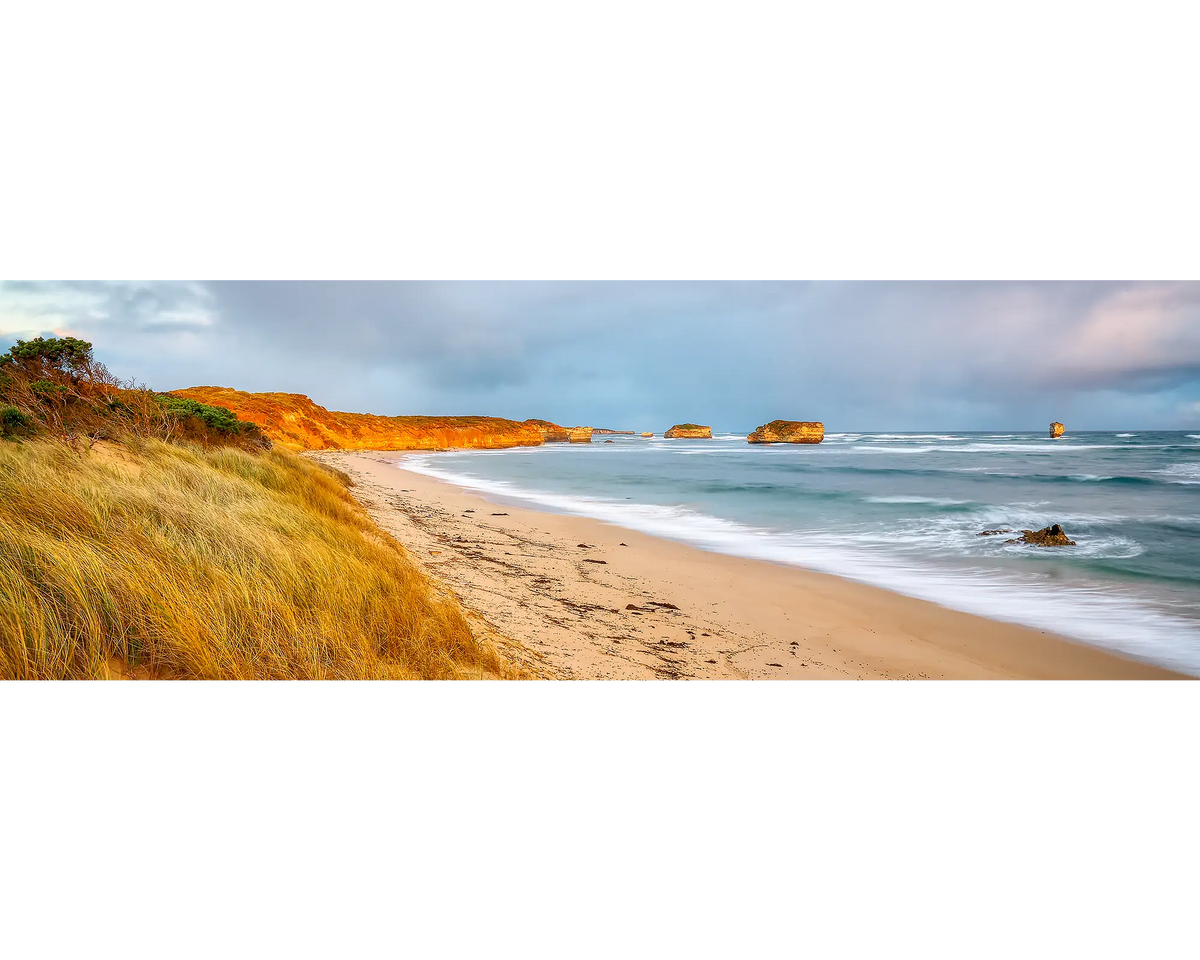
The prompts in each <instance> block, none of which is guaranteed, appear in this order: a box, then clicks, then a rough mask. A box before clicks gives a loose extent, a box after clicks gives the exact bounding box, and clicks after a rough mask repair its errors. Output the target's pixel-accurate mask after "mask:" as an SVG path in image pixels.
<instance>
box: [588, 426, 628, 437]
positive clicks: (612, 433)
mask: <svg viewBox="0 0 1200 960" xmlns="http://www.w3.org/2000/svg"><path fill="white" fill-rule="evenodd" d="M592 433H593V434H594V435H595V436H597V437H632V436H633V431H632V430H604V429H602V428H600V427H595V428H594V429H593V430H592Z"/></svg>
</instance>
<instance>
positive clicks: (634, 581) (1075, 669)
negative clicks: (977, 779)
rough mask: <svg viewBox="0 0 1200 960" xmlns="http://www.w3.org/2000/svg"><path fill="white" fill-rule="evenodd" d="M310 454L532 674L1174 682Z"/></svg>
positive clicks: (1084, 652) (1009, 633)
mask: <svg viewBox="0 0 1200 960" xmlns="http://www.w3.org/2000/svg"><path fill="white" fill-rule="evenodd" d="M308 456H311V457H313V458H315V459H319V460H321V461H323V462H325V463H329V464H330V465H332V466H336V467H339V468H340V469H342V470H345V471H346V472H347V473H349V474H350V475H351V476H352V477H353V478H354V480H355V482H356V483H357V486H356V487H355V488H354V489H353V490H352V491H351V492H352V493H353V494H354V495H355V496H356V497H357V498H358V499H359V501H360V502H361V503H362V504H363V505H364V506H365V507H366V508H367V510H368V511H369V512H370V514H371V516H372V517H374V519H375V520H376V522H378V523H379V525H380V526H381V527H383V528H384V529H385V530H387V531H388V532H390V533H391V534H392V535H393V536H395V537H396V538H397V539H398V540H399V541H400V542H401V543H403V544H404V545H405V546H406V547H407V548H408V549H409V550H410V551H411V552H412V554H413V556H414V557H415V558H416V559H417V560H418V561H419V562H421V563H422V564H423V565H424V566H425V568H426V569H427V570H428V571H429V573H430V574H432V575H433V576H434V577H436V578H438V579H440V580H442V581H443V582H444V583H446V584H447V585H448V586H449V587H450V588H451V589H452V590H453V591H454V592H455V593H456V594H457V595H458V596H459V597H460V599H461V600H462V602H463V603H464V604H465V605H466V606H468V607H470V608H472V609H473V610H474V611H475V612H476V613H477V614H478V619H477V621H476V626H477V627H481V628H482V629H483V630H484V632H486V633H488V634H489V635H490V636H491V638H492V639H493V640H494V641H495V642H497V643H498V644H499V645H500V647H501V650H502V651H504V652H505V654H506V655H507V656H509V657H510V658H511V659H513V660H514V661H516V662H517V663H519V664H521V665H523V666H525V667H527V668H529V669H530V670H532V671H533V672H534V673H535V674H537V675H539V676H543V677H549V678H563V679H655V678H665V679H693V678H694V679H755V680H759V679H763V680H765V679H859V680H865V679H1004V678H1010V679H1169V678H1175V679H1181V677H1180V676H1179V675H1177V674H1173V673H1171V672H1169V671H1166V670H1162V669H1160V668H1158V667H1154V666H1150V665H1148V664H1142V663H1137V662H1135V661H1131V660H1125V659H1122V658H1120V657H1118V656H1115V655H1113V654H1109V653H1106V652H1104V651H1102V650H1098V649H1095V648H1092V647H1087V646H1083V645H1081V644H1077V643H1073V642H1071V641H1069V640H1065V639H1063V638H1061V637H1057V636H1055V635H1052V634H1049V633H1045V632H1042V631H1039V630H1035V629H1032V628H1029V627H1023V626H1018V625H1015V624H1009V623H1002V622H999V621H994V620H988V619H986V618H983V617H977V616H974V615H972V614H968V613H960V612H958V611H955V610H949V609H947V608H945V607H941V606H938V605H937V604H935V603H930V602H928V601H925V600H916V599H913V598H910V597H905V596H902V595H900V594H897V593H892V592H890V591H887V590H882V589H879V588H877V587H871V586H866V585H864V584H859V583H854V582H852V581H849V580H843V579H841V578H839V577H834V576H830V575H827V574H822V573H815V572H812V571H808V570H802V569H798V568H794V567H788V566H782V565H776V564H772V563H767V562H764V561H760V560H745V559H742V558H739V557H730V556H725V555H723V554H719V553H710V552H708V551H705V550H699V549H697V548H695V547H690V546H684V545H682V544H677V543H673V542H671V541H669V540H660V539H657V538H655V537H649V536H646V535H644V534H640V533H637V532H635V531H633V530H626V529H624V528H622V527H616V526H612V525H610V524H607V523H603V522H601V521H599V520H592V519H589V518H583V517H571V516H560V515H557V514H547V513H538V512H535V511H531V510H524V509H521V508H518V507H511V506H502V505H497V504H494V503H492V502H490V501H488V500H485V499H483V498H482V497H481V496H479V495H478V494H476V493H473V492H469V491H465V490H463V489H461V488H459V487H457V486H454V485H453V484H451V483H446V482H444V481H441V480H435V479H432V478H430V477H425V476H421V475H420V474H416V473H410V472H408V471H406V470H403V469H398V468H397V463H398V462H399V461H400V459H401V458H400V456H399V455H397V454H395V453H372V452H361V453H334V452H320V453H310V454H308ZM629 605H633V606H635V607H637V608H638V609H636V610H634V609H627V608H628V607H629ZM668 605H669V606H668ZM472 619H476V618H474V617H473V618H472Z"/></svg>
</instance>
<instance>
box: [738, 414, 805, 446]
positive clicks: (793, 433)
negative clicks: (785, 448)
mask: <svg viewBox="0 0 1200 960" xmlns="http://www.w3.org/2000/svg"><path fill="white" fill-rule="evenodd" d="M824 439H825V424H823V423H819V422H818V421H815V420H772V421H771V422H770V423H764V424H763V425H762V426H761V427H759V428H758V429H757V430H755V431H754V432H753V433H752V434H750V436H748V437H747V438H746V440H747V442H749V443H820V442H821V441H822V440H824Z"/></svg>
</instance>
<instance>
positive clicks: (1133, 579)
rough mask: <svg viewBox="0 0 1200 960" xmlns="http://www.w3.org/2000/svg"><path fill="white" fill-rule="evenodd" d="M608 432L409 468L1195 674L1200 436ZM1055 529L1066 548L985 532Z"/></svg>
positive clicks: (415, 460)
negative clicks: (780, 437)
mask: <svg viewBox="0 0 1200 960" xmlns="http://www.w3.org/2000/svg"><path fill="white" fill-rule="evenodd" d="M603 439H604V438H601V437H597V438H595V439H594V441H593V443H591V444H571V445H568V444H547V445H546V446H542V447H524V448H514V449H510V450H488V451H481V450H476V451H453V452H445V453H435V454H414V455H407V456H405V457H404V460H403V465H404V467H405V468H406V469H410V470H415V471H417V472H420V473H423V474H426V475H428V476H432V477H438V478H441V479H444V480H450V481H453V482H454V483H457V484H460V485H462V486H465V487H469V488H472V489H475V490H477V491H480V492H482V493H484V494H485V495H487V496H488V497H489V498H490V499H492V500H494V501H497V502H504V503H510V504H515V505H521V506H526V507H530V508H533V509H540V510H546V511H551V512H559V513H569V514H576V515H579V516H586V517H593V518H595V519H598V520H604V521H607V522H609V523H613V524H617V525H619V526H622V527H628V528H630V529H634V530H640V531H642V532H644V533H648V534H653V535H655V536H659V537H665V538H668V539H671V540H677V541H681V542H683V543H688V544H692V545H694V546H697V547H702V548H704V549H707V550H714V551H717V552H720V553H727V554H733V555H736V556H741V557H750V558H756V559H762V560H770V561H774V562H777V563H786V564H794V565H796V566H801V567H806V568H808V569H812V570H820V571H824V572H827V573H833V574H837V575H838V576H841V577H846V578H849V579H853V580H858V581H861V582H863V583H869V584H874V585H876V586H880V587H886V588H888V589H890V590H894V591H896V592H898V593H903V594H907V595H909V596H913V597H920V598H923V599H926V600H932V601H935V602H937V603H940V604H942V605H944V606H947V607H951V608H953V609H957V610H964V611H967V612H970V613H977V614H982V615H984V616H987V617H992V618H994V619H998V620H1009V621H1014V622H1017V623H1022V624H1026V625H1029V626H1033V627H1037V628H1038V629H1042V630H1049V631H1052V632H1055V633H1058V634H1061V635H1063V636H1068V637H1072V638H1075V639H1077V640H1081V641H1084V642H1087V643H1090V644H1093V645H1095V646H1098V647H1104V648H1107V649H1111V650H1115V651H1118V652H1120V653H1122V654H1125V655H1127V656H1131V657H1134V658H1137V659H1141V660H1146V661H1150V662H1152V663H1156V664H1160V665H1162V666H1167V667H1171V668H1174V669H1176V670H1181V671H1183V672H1187V673H1190V674H1194V675H1200V433H1187V432H1169V433H1158V432H1137V431H1129V432H1120V433H1071V434H1068V435H1066V436H1064V437H1062V438H1061V439H1059V440H1050V439H1049V438H1048V437H1047V435H1046V434H1045V433H1038V434H1031V433H1000V432H996V433H840V434H827V435H826V438H825V441H824V442H823V443H821V444H816V445H792V444H777V445H770V446H759V445H751V444H748V443H747V442H746V434H745V433H730V434H720V435H715V436H714V438H713V439H712V440H665V439H663V438H662V437H661V436H660V437H655V438H654V439H650V440H644V439H641V438H636V437H612V438H611V439H612V440H613V441H614V442H613V443H604V442H603ZM1052 523H1061V524H1062V525H1063V527H1064V528H1065V529H1066V532H1067V534H1068V535H1069V536H1070V537H1071V539H1073V540H1075V541H1076V543H1077V546H1074V547H1059V548H1039V547H1033V546H1027V545H1024V544H1006V543H1005V542H1004V541H1005V540H1006V539H1007V537H1006V536H987V537H981V536H979V533H980V531H982V530H985V529H994V528H997V527H1010V528H1012V529H1013V530H1015V531H1016V534H1015V535H1016V536H1020V531H1021V530H1022V529H1040V528H1042V527H1045V526H1047V525H1049V524H1052Z"/></svg>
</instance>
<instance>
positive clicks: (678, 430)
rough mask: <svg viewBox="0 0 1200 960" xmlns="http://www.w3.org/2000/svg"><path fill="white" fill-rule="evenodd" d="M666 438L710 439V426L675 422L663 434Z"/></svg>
mask: <svg viewBox="0 0 1200 960" xmlns="http://www.w3.org/2000/svg"><path fill="white" fill-rule="evenodd" d="M663 436H664V437H666V438H667V439H668V440H711V439H712V427H702V426H701V425H700V424H698V423H677V424H675V426H673V427H672V428H671V429H670V430H668V431H667V432H666V433H664V434H663Z"/></svg>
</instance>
